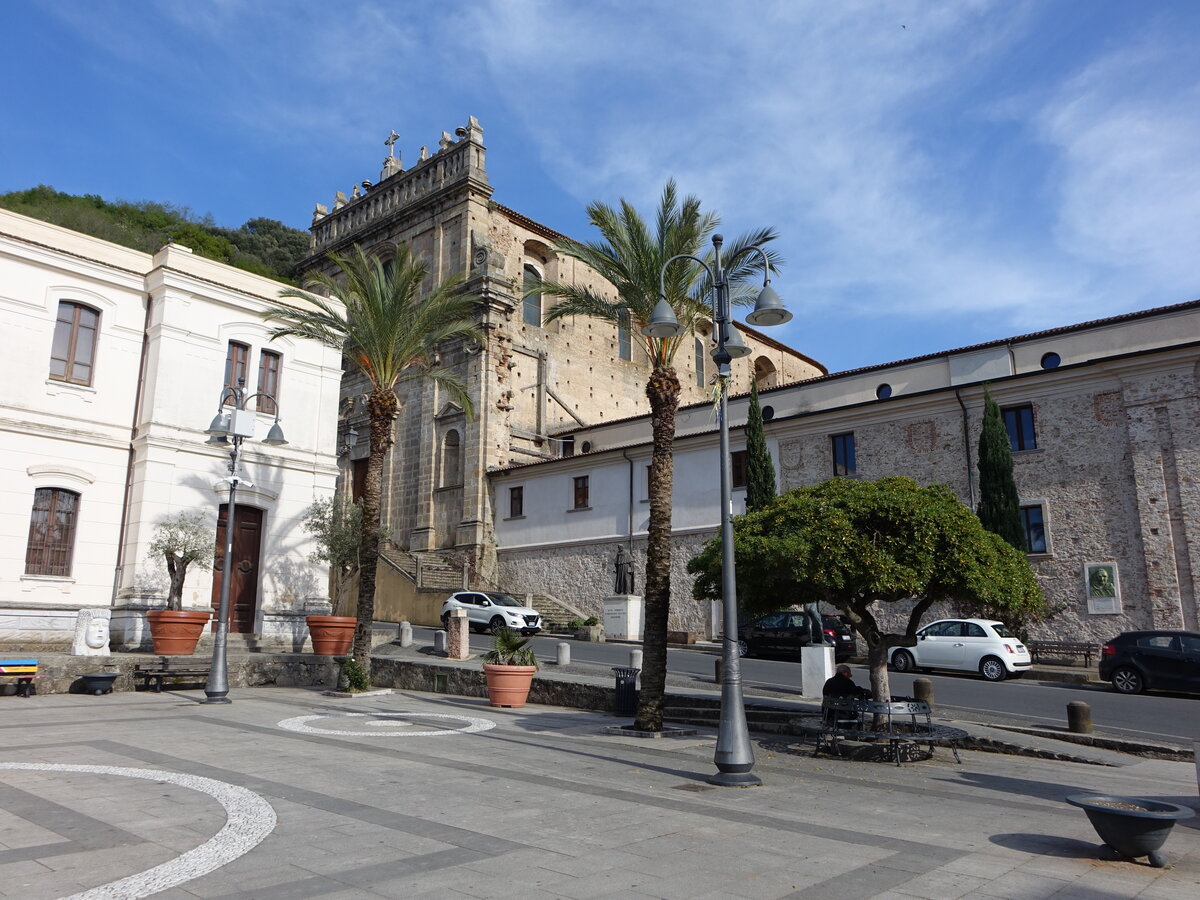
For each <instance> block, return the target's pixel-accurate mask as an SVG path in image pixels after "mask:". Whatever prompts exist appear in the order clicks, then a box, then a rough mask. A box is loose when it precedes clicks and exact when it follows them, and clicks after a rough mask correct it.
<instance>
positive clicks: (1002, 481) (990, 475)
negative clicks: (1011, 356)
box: [976, 388, 1027, 553]
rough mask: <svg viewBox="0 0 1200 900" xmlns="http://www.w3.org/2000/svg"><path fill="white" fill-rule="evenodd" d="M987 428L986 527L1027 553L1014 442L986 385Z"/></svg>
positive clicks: (982, 450)
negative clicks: (1018, 491) (1015, 465)
mask: <svg viewBox="0 0 1200 900" xmlns="http://www.w3.org/2000/svg"><path fill="white" fill-rule="evenodd" d="M983 404H984V405H983V430H982V431H981V432H980V435H979V508H978V509H977V510H976V512H977V513H978V515H979V521H980V522H982V523H983V527H984V528H986V529H987V530H988V531H990V532H992V533H993V534H998V535H999V536H1000V537H1002V538H1004V540H1006V541H1007V542H1008V543H1010V544H1012V545H1013V546H1014V547H1016V548H1017V549H1018V550H1020V551H1021V552H1022V553H1024V552H1026V550H1027V548H1026V546H1025V529H1024V527H1023V526H1022V525H1021V507H1020V502H1019V501H1018V499H1017V484H1016V482H1015V481H1013V464H1012V445H1011V443H1010V441H1009V438H1008V429H1006V428H1005V427H1004V419H1003V418H1002V417H1001V415H1000V405H999V404H998V403H997V402H996V401H995V400H993V399H992V395H991V393H990V392H989V391H988V390H987V388H984V393H983Z"/></svg>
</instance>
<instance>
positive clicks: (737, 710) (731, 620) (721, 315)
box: [642, 234, 792, 787]
mask: <svg viewBox="0 0 1200 900" xmlns="http://www.w3.org/2000/svg"><path fill="white" fill-rule="evenodd" d="M723 242H724V239H723V238H722V237H721V235H719V234H714V235H713V238H712V244H713V261H712V265H711V266H710V265H709V264H708V263H707V262H705V261H704V260H702V259H700V258H699V257H696V256H692V255H691V254H688V253H681V254H679V255H678V256H672V257H671V258H670V259H668V260H667V261H666V262H665V263H663V266H662V269H661V270H660V271H659V273H658V303H657V305H656V306H655V307H654V312H653V314H652V315H651V316H650V321H649V322H648V323H647V325H646V327H645V328H643V329H642V334H644V335H646V336H647V337H654V338H673V337H677V336H678V335H679V334H681V333H682V332H683V326H682V325H680V324H679V320H678V319H677V318H676V317H675V311H674V310H673V309H672V308H671V304H670V303H668V302H667V292H666V271H667V266H669V265H671V263H673V262H675V260H677V259H690V260H692V261H693V262H697V263H699V264H700V265H701V266H703V267H704V269H705V271H706V272H707V273H708V278H709V284H710V285H711V287H712V301H711V302H712V311H713V331H714V334H713V336H714V338H715V339H716V342H717V346H716V347H715V348H714V349H713V351H712V358H713V361H714V362H716V364H717V378H718V380H719V387H720V391H719V393H720V401H719V405H718V408H717V415H718V430H719V432H720V436H721V595H722V596H721V601H722V606H721V609H722V616H723V618H724V620H725V621H724V627H723V629H722V630H723V632H724V635H723V641H722V645H721V649H722V654H721V655H722V659H723V661H724V664H723V666H722V675H721V723H720V727H719V730H718V732H717V749H716V753H715V755H714V757H713V762H715V763H716V766H717V774H715V775H713V776H712V777H711V778H709V779H708V782H709V784H716V785H721V786H724V787H751V786H753V785H758V784H762V781H761V779H759V777H758V776H757V775H755V774H753V772H751V771H750V770H751V769H753V768H754V750H753V748H752V747H751V745H750V732H749V729H748V728H747V727H746V708H745V706H744V705H743V703H742V667H741V653H740V652H739V651H738V647H737V640H738V636H737V621H738V603H737V578H736V572H735V570H734V564H733V497H732V487H733V466H732V462H731V461H730V456H729V374H730V370H729V363H730V362H731V361H732V360H734V359H739V358H741V357H743V356H748V355H749V354H750V348H749V347H747V346H746V344H745V343H744V342H743V341H742V338H741V335H739V334H738V332H737V328H736V327H735V326H734V324H733V318H732V316H731V314H730V309H729V269H730V268H731V267H732V265H733V264H734V263H735V262H737V260H738V259H739V258H740V257H742V256H744V255H746V254H747V253H757V254H758V255H759V256H760V257H762V264H763V286H762V291H761V292H760V293H759V295H758V300H757V301H756V302H755V304H754V311H753V312H752V313H750V315H748V316H746V321H747V322H749V323H750V324H751V325H755V326H770V325H782V324H783V323H784V322H787V321H789V320H790V319H791V318H792V314H791V313H790V312H788V311H787V310H786V309H784V307H783V301H782V300H780V299H779V295H778V294H777V293H775V289H774V288H772V287H771V263H770V260H768V259H767V255H766V254H765V253H764V252H763V251H762V249H761V248H760V247H758V246H754V245H752V246H749V247H744V248H742V249H741V250H739V251H738V252H737V253H735V254H734V255H733V256H732V257H730V259H729V263H728V264H725V265H722V263H721V245H722V243H723Z"/></svg>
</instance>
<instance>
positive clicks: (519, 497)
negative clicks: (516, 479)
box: [508, 487, 525, 519]
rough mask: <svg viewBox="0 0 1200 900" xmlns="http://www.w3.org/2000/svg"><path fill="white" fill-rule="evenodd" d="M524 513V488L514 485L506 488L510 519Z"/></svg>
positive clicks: (517, 517)
mask: <svg viewBox="0 0 1200 900" xmlns="http://www.w3.org/2000/svg"><path fill="white" fill-rule="evenodd" d="M523 515H525V488H524V487H514V488H509V489H508V517H509V518H510V519H519V518H521V516H523Z"/></svg>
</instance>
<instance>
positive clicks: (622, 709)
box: [613, 666, 642, 716]
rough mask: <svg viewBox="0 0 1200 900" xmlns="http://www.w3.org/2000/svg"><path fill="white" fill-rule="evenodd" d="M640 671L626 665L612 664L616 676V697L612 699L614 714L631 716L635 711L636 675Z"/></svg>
mask: <svg viewBox="0 0 1200 900" xmlns="http://www.w3.org/2000/svg"><path fill="white" fill-rule="evenodd" d="M640 671H642V670H641V669H631V668H628V667H626V666H613V674H614V675H616V676H617V690H616V697H615V699H614V701H613V713H614V714H616V715H618V716H632V715H634V714H635V713H637V705H638V692H637V677H638V672H640Z"/></svg>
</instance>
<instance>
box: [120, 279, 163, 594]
mask: <svg viewBox="0 0 1200 900" xmlns="http://www.w3.org/2000/svg"><path fill="white" fill-rule="evenodd" d="M153 308H154V295H153V294H147V295H146V320H145V322H143V323H142V353H141V359H140V360H138V378H137V390H136V393H135V394H134V400H133V421H132V422H130V423H129V453H128V456H127V459H126V461H125V492H124V496H123V497H122V498H121V524H120V525H119V526H117V562H116V568H115V569H114V571H113V588H112V600H111V601H110V602H109V606H111V607H114V608H115V607H116V605H117V594H118V593H119V592H120V590H121V573H122V571H123V570H124V568H125V537H126V532H128V530H129V507H130V503H131V499H130V498H131V495H132V494H133V464H134V460H135V455H136V450H135V449H134V445H133V442H134V441H135V440H136V439H137V428H138V422H139V421H140V420H141V416H142V401H143V400H144V399H145V396H146V365H147V362H146V361H147V359H148V357H149V356H150V312H151V310H152V309H153Z"/></svg>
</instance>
